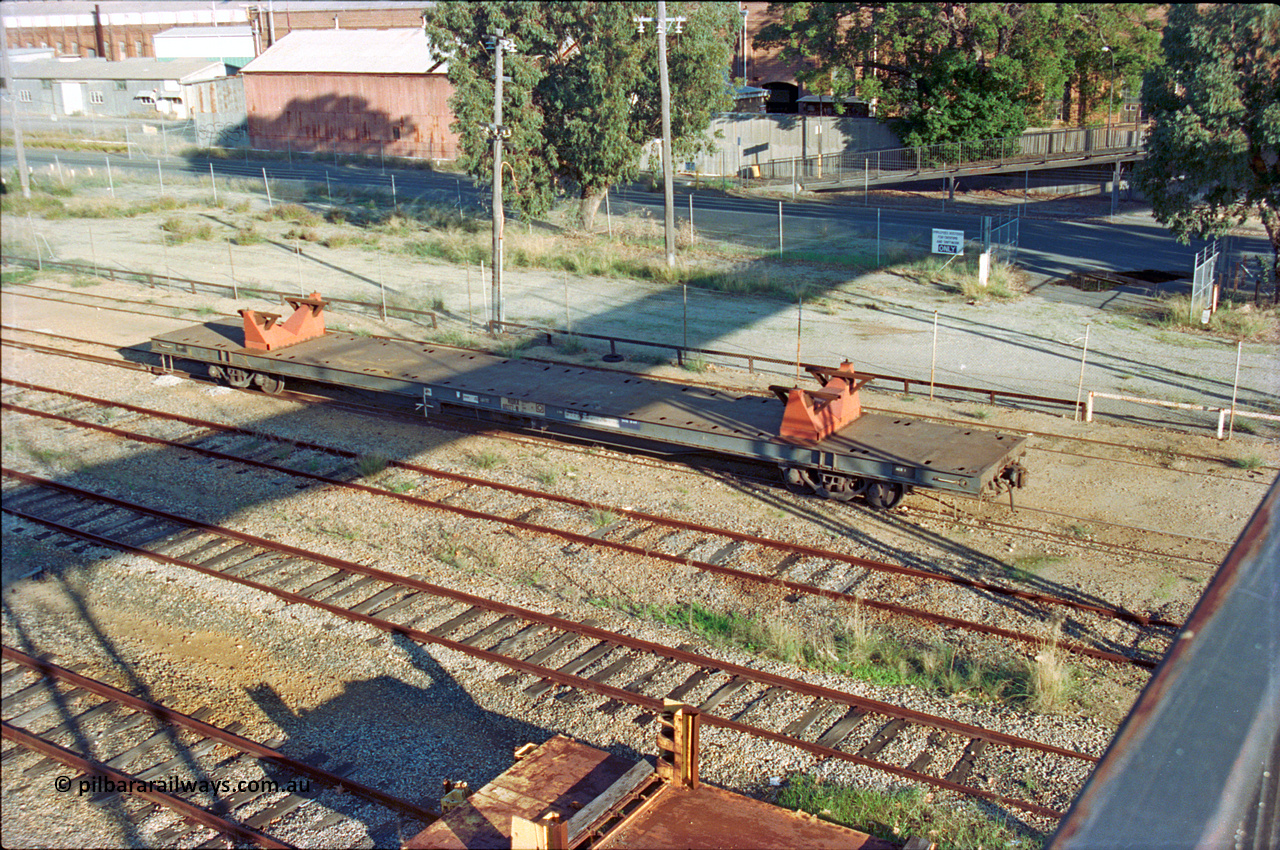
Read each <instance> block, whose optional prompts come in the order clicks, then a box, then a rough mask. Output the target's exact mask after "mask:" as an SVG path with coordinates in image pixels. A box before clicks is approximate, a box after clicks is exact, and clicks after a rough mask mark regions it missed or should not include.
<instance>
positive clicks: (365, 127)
mask: <svg viewBox="0 0 1280 850" xmlns="http://www.w3.org/2000/svg"><path fill="white" fill-rule="evenodd" d="M447 71H448V67H447V65H446V64H445V63H444V62H441V61H438V60H435V59H433V58H432V51H431V49H430V47H429V45H428V43H427V39H426V36H425V35H424V34H423V32H422V30H421V29H420V28H414V29H389V30H367V29H361V30H348V29H328V30H295V31H294V32H292V33H290V34H289V35H288V36H286V37H284V38H281V39H280V40H279V41H277V42H276V44H274V45H272V46H271V47H270V48H269V49H267V50H266V51H265V52H263V53H262V55H261V56H259V57H258V58H257V59H255V60H253V61H252V62H250V63H249V64H248V65H246V66H245V67H244V68H243V69H242V70H241V72H240V73H241V76H242V77H243V79H244V97H245V109H246V111H247V113H248V116H249V139H250V144H251V145H252V147H254V148H259V149H265V150H295V151H313V152H326V153H329V152H332V153H352V154H365V155H370V156H377V155H379V154H382V155H386V156H404V157H417V158H423V159H454V158H456V157H457V149H458V137H457V135H456V134H455V133H454V132H453V131H451V130H450V129H449V124H450V122H452V120H453V114H452V112H450V110H449V96H450V95H451V94H452V93H453V86H452V85H451V84H450V83H449V80H448V77H447V76H446V73H447Z"/></svg>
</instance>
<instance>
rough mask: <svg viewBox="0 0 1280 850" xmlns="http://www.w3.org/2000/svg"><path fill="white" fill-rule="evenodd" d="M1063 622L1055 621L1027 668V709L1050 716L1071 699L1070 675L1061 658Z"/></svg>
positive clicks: (1065, 663) (1060, 709)
mask: <svg viewBox="0 0 1280 850" xmlns="http://www.w3.org/2000/svg"><path fill="white" fill-rule="evenodd" d="M1061 642H1062V619H1061V618H1060V617H1057V618H1054V620H1053V621H1052V622H1051V623H1050V624H1049V633H1048V634H1047V635H1046V636H1045V638H1044V640H1043V641H1041V642H1040V646H1039V647H1038V651H1037V652H1036V655H1035V658H1034V659H1033V660H1031V661H1030V662H1028V666H1029V667H1030V674H1031V675H1030V685H1031V693H1030V695H1029V697H1030V698H1029V704H1030V707H1031V708H1032V709H1033V710H1035V711H1040V712H1044V713H1046V714H1053V713H1056V712H1060V711H1062V710H1063V709H1064V708H1066V707H1067V704H1068V703H1069V702H1070V700H1071V691H1072V672H1071V667H1070V666H1069V665H1068V664H1067V662H1066V659H1065V657H1064V656H1063V652H1062V648H1061Z"/></svg>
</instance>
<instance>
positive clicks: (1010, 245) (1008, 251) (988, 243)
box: [982, 213, 1022, 265]
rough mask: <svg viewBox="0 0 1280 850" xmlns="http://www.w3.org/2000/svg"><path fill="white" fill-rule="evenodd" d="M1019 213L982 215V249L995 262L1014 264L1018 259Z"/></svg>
mask: <svg viewBox="0 0 1280 850" xmlns="http://www.w3.org/2000/svg"><path fill="white" fill-rule="evenodd" d="M1021 221H1022V219H1021V218H1019V217H1018V214H1017V213H1010V214H1008V215H997V216H990V215H984V216H983V217H982V250H983V251H984V252H990V253H991V259H992V261H993V262H997V263H1004V264H1005V265H1013V264H1014V263H1016V262H1017V261H1018V236H1019V225H1020V224H1021Z"/></svg>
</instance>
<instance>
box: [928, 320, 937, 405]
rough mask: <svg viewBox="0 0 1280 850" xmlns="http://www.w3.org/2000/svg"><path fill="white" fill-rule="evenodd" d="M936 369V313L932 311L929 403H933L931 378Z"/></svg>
mask: <svg viewBox="0 0 1280 850" xmlns="http://www.w3.org/2000/svg"><path fill="white" fill-rule="evenodd" d="M937 368H938V311H937V310H934V311H933V356H932V357H931V358H930V359H929V401H933V378H934V374H935V373H936V371H937Z"/></svg>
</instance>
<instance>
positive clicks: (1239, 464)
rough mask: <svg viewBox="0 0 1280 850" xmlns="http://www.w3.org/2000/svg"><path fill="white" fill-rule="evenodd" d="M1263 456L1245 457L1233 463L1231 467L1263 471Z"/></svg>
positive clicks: (1236, 459)
mask: <svg viewBox="0 0 1280 850" xmlns="http://www.w3.org/2000/svg"><path fill="white" fill-rule="evenodd" d="M1265 463H1266V462H1265V461H1264V460H1263V459H1262V455H1243V456H1242V457H1238V458H1235V459H1234V460H1232V461H1231V465H1232V466H1234V467H1235V468H1236V469H1248V470H1254V469H1261V468H1262V467H1263V465H1265Z"/></svg>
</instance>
